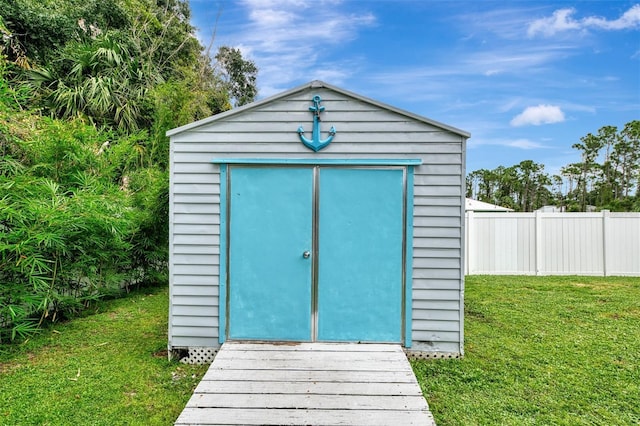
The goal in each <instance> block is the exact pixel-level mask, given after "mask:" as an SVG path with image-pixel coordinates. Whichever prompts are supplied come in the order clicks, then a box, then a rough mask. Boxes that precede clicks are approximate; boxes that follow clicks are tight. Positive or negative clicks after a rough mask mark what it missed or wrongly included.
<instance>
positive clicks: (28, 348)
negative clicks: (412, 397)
mask: <svg viewBox="0 0 640 426" xmlns="http://www.w3.org/2000/svg"><path fill="white" fill-rule="evenodd" d="M167 301H168V291H167V289H166V288H163V289H156V290H147V291H146V292H144V293H138V294H134V295H131V296H130V297H128V298H125V299H119V300H112V301H108V302H103V303H101V304H100V305H99V307H98V308H97V309H96V311H97V312H95V313H93V314H91V315H88V316H86V317H85V318H79V319H75V320H73V321H70V322H68V323H65V324H58V325H55V326H54V327H52V328H51V329H49V330H46V331H45V332H43V333H42V334H41V335H40V336H37V337H35V338H33V339H31V340H30V341H28V342H26V343H24V344H21V345H16V346H9V347H3V348H1V349H0V424H7V425H23V424H25V425H29V424H33V425H79V424H82V425H124V424H126V425H138V424H140V425H142V424H144V425H170V424H172V422H173V421H174V419H175V418H176V417H177V416H178V414H179V413H180V411H181V410H182V408H183V407H184V405H185V404H186V402H187V400H188V399H189V397H190V395H191V392H192V390H193V388H194V387H195V385H196V384H197V382H198V381H199V379H200V377H201V376H202V374H204V372H205V371H206V367H203V366H201V367H193V366H185V365H182V364H179V363H176V362H169V361H167V358H166V353H165V352H164V349H165V348H166V324H167ZM465 328H466V330H465V342H466V345H465V346H466V355H465V358H464V359H461V360H438V361H416V362H414V363H413V366H414V370H415V371H416V374H417V376H418V380H419V381H420V383H421V385H422V387H423V390H424V392H425V395H426V396H427V399H428V401H429V404H430V406H431V409H432V411H433V413H434V416H435V418H436V421H437V423H438V425H439V426H445V425H556V424H560V425H571V426H573V425H580V424H584V425H638V424H640V279H638V278H626V279H623V278H586V277H544V278H540V277H539V278H534V277H494V276H491V277H481V276H474V277H468V278H467V288H466V321H465Z"/></svg>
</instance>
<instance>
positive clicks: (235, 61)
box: [216, 46, 258, 106]
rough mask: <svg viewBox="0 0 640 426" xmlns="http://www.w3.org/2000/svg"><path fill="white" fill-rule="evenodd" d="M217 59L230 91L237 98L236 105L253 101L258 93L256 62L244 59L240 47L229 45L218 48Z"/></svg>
mask: <svg viewBox="0 0 640 426" xmlns="http://www.w3.org/2000/svg"><path fill="white" fill-rule="evenodd" d="M216 60H217V61H218V63H219V64H220V66H221V67H222V70H223V74H224V78H225V81H226V84H227V87H228V90H229V93H230V94H231V97H232V98H233V99H234V100H235V101H234V105H235V106H241V105H245V104H248V103H249V102H253V100H254V99H255V97H256V95H257V94H258V88H257V86H256V77H257V75H258V68H257V67H256V65H255V63H253V61H250V60H248V59H244V58H243V57H242V53H241V52H240V49H237V48H233V47H228V46H222V47H220V49H218V54H217V55H216Z"/></svg>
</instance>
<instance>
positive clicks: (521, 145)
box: [467, 137, 549, 150]
mask: <svg viewBox="0 0 640 426" xmlns="http://www.w3.org/2000/svg"><path fill="white" fill-rule="evenodd" d="M469 142H470V144H469V145H468V146H467V147H468V148H478V147H480V146H483V145H497V146H505V147H509V148H517V149H523V150H529V149H543V148H544V149H546V148H549V147H548V146H546V145H544V144H541V143H539V142H535V141H532V140H530V139H492V138H482V137H480V138H476V137H472V138H471V139H469Z"/></svg>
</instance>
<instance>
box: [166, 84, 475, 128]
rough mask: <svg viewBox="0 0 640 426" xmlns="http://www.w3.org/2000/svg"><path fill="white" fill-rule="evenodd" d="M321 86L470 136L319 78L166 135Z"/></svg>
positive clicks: (187, 125)
mask: <svg viewBox="0 0 640 426" xmlns="http://www.w3.org/2000/svg"><path fill="white" fill-rule="evenodd" d="M322 88H324V89H329V90H332V91H334V92H337V93H341V94H343V95H345V96H349V97H352V98H355V99H358V100H360V101H362V102H366V103H369V104H371V105H374V106H377V107H379V108H383V109H386V110H389V111H393V112H395V113H398V114H401V115H404V116H406V117H409V118H412V119H414V120H417V121H421V122H423V123H426V124H429V125H432V126H435V127H439V128H441V129H443V130H447V131H450V132H452V133H455V134H457V135H460V136H462V137H463V138H469V137H470V136H471V135H470V133H468V132H466V131H464V130H460V129H457V128H455V127H453V126H449V125H447V124H443V123H440V122H438V121H435V120H431V119H429V118H426V117H423V116H420V115H418V114H414V113H412V112H409V111H406V110H403V109H400V108H396V107H393V106H391V105H388V104H385V103H383V102H379V101H376V100H373V99H370V98H367V97H365V96H362V95H358V94H356V93H353V92H350V91H348V90H344V89H341V88H339V87H336V86H332V85H330V84H328V83H325V82H323V81H320V80H314V81H311V82H309V83H306V84H303V85H301V86H298V87H295V88H293V89H290V90H287V91H285V92H281V93H278V94H276V95H273V96H270V97H268V98H265V99H262V100H259V101H256V102H252V103H250V104H247V105H244V106H241V107H238V108H234V109H231V110H229V111H225V112H222V113H220V114H216V115H212V116H211V117H207V118H204V119H202V120H198V121H194V122H193V123H189V124H186V125H184V126H181V127H177V128H175V129H171V130H169V131H167V136H169V137H170V136H174V135H177V134H179V133H183V132H186V131H189V130H192V129H195V128H197V127H200V126H204V125H206V124H209V123H212V122H215V121H217V120H222V119H224V118H227V117H229V116H232V115H236V114H241V113H242V112H244V111H247V110H251V109H253V108H256V107H259V106H261V105H264V104H268V103H270V102H273V101H275V100H278V99H281V98H284V97H287V96H290V95H292V94H295V93H297V92H301V91H303V90H307V89H322Z"/></svg>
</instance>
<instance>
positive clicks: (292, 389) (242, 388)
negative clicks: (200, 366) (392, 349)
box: [195, 380, 422, 396]
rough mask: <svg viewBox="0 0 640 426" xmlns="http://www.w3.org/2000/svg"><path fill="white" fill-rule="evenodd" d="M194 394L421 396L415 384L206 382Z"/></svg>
mask: <svg viewBox="0 0 640 426" xmlns="http://www.w3.org/2000/svg"><path fill="white" fill-rule="evenodd" d="M195 393H210V394H220V393H228V394H237V393H244V394H253V393H258V394H271V393H273V394H293V393H298V394H305V395H310V394H316V395H395V396H400V395H408V396H409V395H412V396H422V392H421V391H420V388H419V387H418V386H416V385H415V383H388V382H383V383H368V382H340V383H336V382H320V381H305V382H291V381H268V382H267V381H265V382H257V381H255V380H249V381H243V380H203V381H201V382H200V384H199V385H198V387H197V388H196V390H195Z"/></svg>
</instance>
